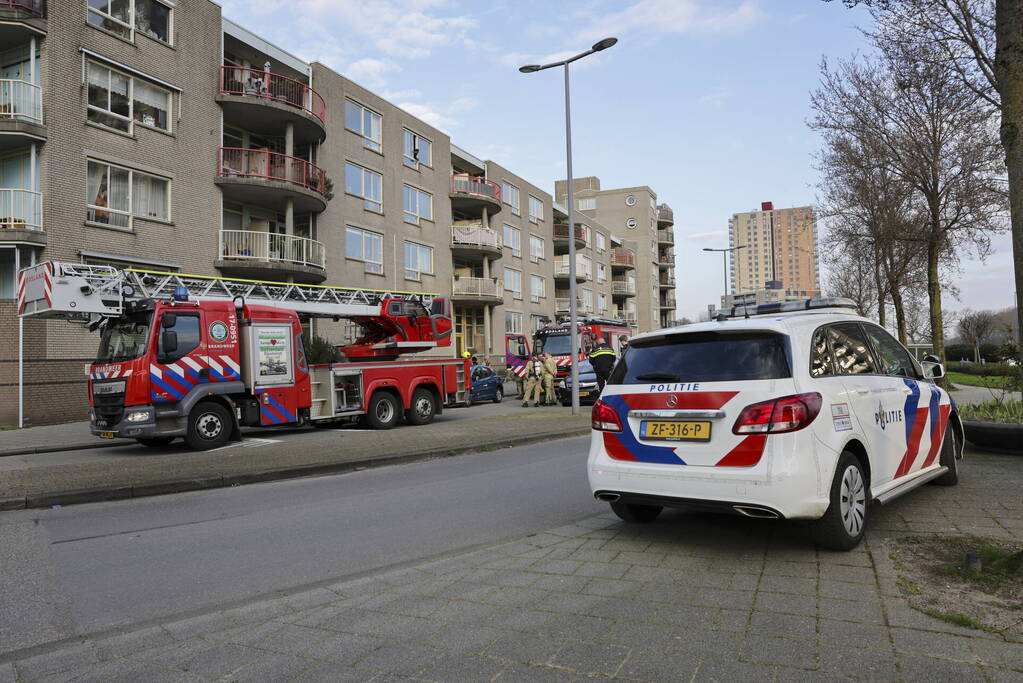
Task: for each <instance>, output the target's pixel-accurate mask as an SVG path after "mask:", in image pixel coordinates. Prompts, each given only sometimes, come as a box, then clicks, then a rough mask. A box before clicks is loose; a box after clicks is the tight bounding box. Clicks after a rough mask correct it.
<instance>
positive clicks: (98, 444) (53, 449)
mask: <svg viewBox="0 0 1023 683" xmlns="http://www.w3.org/2000/svg"><path fill="white" fill-rule="evenodd" d="M133 443H135V441H134V439H121V440H120V442H117V441H110V440H104V441H97V440H96V439H90V440H89V441H82V442H79V443H65V444H61V445H59V446H29V447H27V448H10V449H7V448H4V449H0V458H6V457H7V456H9V455H34V454H36V453H58V452H60V451H81V450H84V449H86V448H111V447H114V446H131V445H132V444H133Z"/></svg>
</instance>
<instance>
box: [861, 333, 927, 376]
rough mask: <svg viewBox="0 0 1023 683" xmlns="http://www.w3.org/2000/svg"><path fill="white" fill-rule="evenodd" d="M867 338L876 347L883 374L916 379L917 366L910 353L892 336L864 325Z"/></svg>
mask: <svg viewBox="0 0 1023 683" xmlns="http://www.w3.org/2000/svg"><path fill="white" fill-rule="evenodd" d="M863 329H864V331H866V333H867V337H868V338H869V339H870V341H871V343H872V344H873V345H874V351H875V352H876V353H877V359H878V360H879V361H880V362H881V372H882V373H884V374H886V375H896V376H899V377H916V376H917V372H916V366H915V365H914V364H913V359H912V358H911V357H910V355H909V352H908V351H906V349H905V348H904V347H903V346H902V344H900V343H899V342H898V341H896V339H895V338H894V337H892V335H890V334H888V333H887V332H885V331H884V330H883V329H881V328H880V327H875V326H874V325H864V326H863Z"/></svg>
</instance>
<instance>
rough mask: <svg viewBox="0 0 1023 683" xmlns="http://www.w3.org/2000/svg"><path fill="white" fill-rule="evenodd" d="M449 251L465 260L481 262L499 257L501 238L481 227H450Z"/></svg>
mask: <svg viewBox="0 0 1023 683" xmlns="http://www.w3.org/2000/svg"><path fill="white" fill-rule="evenodd" d="M451 250H452V251H457V252H458V253H459V254H460V255H463V256H466V257H467V258H470V259H472V258H476V260H479V261H482V260H483V259H484V258H487V257H490V258H492V259H497V258H500V257H501V251H502V244H501V236H500V235H499V234H497V232H495V231H494V230H491V229H490V228H484V227H483V226H482V225H480V224H477V225H455V226H452V227H451Z"/></svg>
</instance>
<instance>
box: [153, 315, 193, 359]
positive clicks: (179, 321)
mask: <svg viewBox="0 0 1023 683" xmlns="http://www.w3.org/2000/svg"><path fill="white" fill-rule="evenodd" d="M166 315H167V313H164V316H166ZM174 318H175V320H174V325H173V326H171V327H166V328H163V327H162V324H161V328H162V331H167V330H169V331H172V332H174V334H175V335H176V336H177V338H178V339H177V341H178V347H177V348H176V349H175V350H173V351H169V352H168V351H164V348H163V339H164V335H163V334H162V332H161V334H160V336H159V337H158V339H159V341H158V342H157V349H156V351H157V359H158V360H159V361H160V362H161V363H173V362H174V361H176V360H180V359H181V358H184V357H185V356H187V355H188V354H189V353H191V352H192V351H194V350H195V349H196V347H198V346H199V339H200V332H199V329H200V327H199V314H198V313H176V314H175V315H174ZM161 321H162V318H161Z"/></svg>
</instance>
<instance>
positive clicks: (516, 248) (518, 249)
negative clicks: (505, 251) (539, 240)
mask: <svg viewBox="0 0 1023 683" xmlns="http://www.w3.org/2000/svg"><path fill="white" fill-rule="evenodd" d="M508 230H512V231H513V232H512V233H511V234H513V235H515V236H516V239H515V240H514V241H515V244H514V245H513V244H511V242H512V241H511V240H509V239H508V233H507V231H508ZM501 240H502V241H503V242H504V246H506V247H508V248H509V249H511V255H512V256H516V257H518V258H522V231H521V230H520V229H518V228H516V227H515V226H514V225H508V224H507V223H505V224H503V225H502V227H501Z"/></svg>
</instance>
